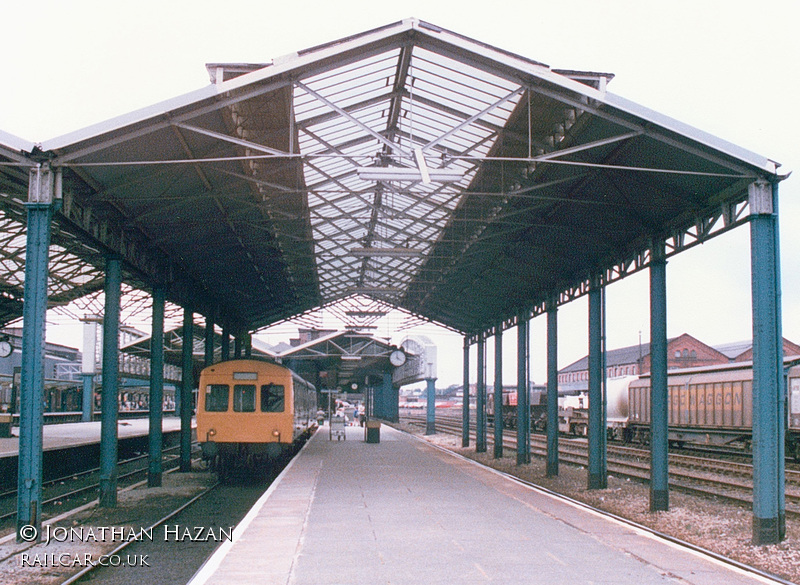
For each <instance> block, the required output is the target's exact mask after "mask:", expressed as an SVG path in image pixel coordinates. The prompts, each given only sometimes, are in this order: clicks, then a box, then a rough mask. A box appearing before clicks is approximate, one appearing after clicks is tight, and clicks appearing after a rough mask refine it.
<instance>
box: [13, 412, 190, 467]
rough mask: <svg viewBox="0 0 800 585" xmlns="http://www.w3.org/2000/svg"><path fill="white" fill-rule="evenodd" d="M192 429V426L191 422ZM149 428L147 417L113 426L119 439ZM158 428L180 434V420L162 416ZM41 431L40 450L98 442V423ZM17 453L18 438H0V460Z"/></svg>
mask: <svg viewBox="0 0 800 585" xmlns="http://www.w3.org/2000/svg"><path fill="white" fill-rule="evenodd" d="M192 426H193V427H194V421H192ZM149 428H150V422H149V420H148V419H147V418H137V419H125V420H120V421H119V422H118V423H117V436H118V437H119V438H120V439H127V438H131V437H141V436H147V435H148V433H149ZM161 428H162V429H163V432H165V433H170V432H176V431H180V428H181V419H179V418H176V417H164V418H163V419H162V424H161ZM42 430H43V450H44V451H54V450H58V449H66V448H70V447H81V446H84V445H91V444H94V443H100V421H94V422H82V423H64V424H58V425H45V426H44V427H43V428H42ZM14 434H19V429H18V428H15V429H14ZM18 454H19V437H17V436H15V437H12V438H10V439H0V458H5V457H16V456H17V455H18Z"/></svg>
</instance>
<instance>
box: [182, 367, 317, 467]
mask: <svg viewBox="0 0 800 585" xmlns="http://www.w3.org/2000/svg"><path fill="white" fill-rule="evenodd" d="M316 412H317V392H316V389H315V388H314V387H313V386H312V385H311V384H309V383H308V382H306V381H305V380H303V379H302V378H300V377H299V376H298V375H297V374H295V373H294V372H292V371H291V370H289V369H288V368H285V367H283V366H280V365H277V364H273V363H270V362H266V361H259V360H252V359H246V360H231V361H226V362H221V363H219V364H215V365H212V366H209V367H207V368H205V369H203V371H202V372H201V374H200V386H199V393H198V400H197V438H198V441H199V442H200V445H201V447H202V450H203V457H204V458H205V459H207V460H209V461H210V462H211V464H212V467H213V468H215V469H216V470H217V472H218V473H219V475H220V477H221V478H225V477H228V476H229V475H230V474H231V473H232V472H234V471H235V470H250V471H255V470H259V469H267V468H269V467H270V466H271V464H272V463H273V462H275V461H276V460H278V459H280V458H281V457H282V456H284V455H286V454H289V453H291V452H292V450H293V449H294V447H295V446H296V444H297V443H298V441H300V440H301V439H302V438H304V437H305V436H306V435H307V434H309V433H310V432H311V431H312V430H313V429H314V428H315V427H316V424H317V419H316Z"/></svg>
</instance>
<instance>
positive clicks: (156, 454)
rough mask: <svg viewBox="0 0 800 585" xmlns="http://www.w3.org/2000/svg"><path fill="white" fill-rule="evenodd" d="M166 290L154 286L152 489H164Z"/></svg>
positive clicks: (151, 368)
mask: <svg viewBox="0 0 800 585" xmlns="http://www.w3.org/2000/svg"><path fill="white" fill-rule="evenodd" d="M165 300H166V287H165V286H164V285H156V286H154V287H153V319H152V321H153V322H152V328H151V335H150V428H149V442H150V451H149V461H148V469H147V485H148V487H159V486H161V474H162V471H163V470H162V467H161V450H162V446H163V441H162V417H163V411H164V405H163V403H164V304H165Z"/></svg>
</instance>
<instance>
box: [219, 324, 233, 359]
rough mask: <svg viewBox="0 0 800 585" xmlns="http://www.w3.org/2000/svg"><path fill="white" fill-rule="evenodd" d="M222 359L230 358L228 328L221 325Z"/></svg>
mask: <svg viewBox="0 0 800 585" xmlns="http://www.w3.org/2000/svg"><path fill="white" fill-rule="evenodd" d="M221 345H222V347H221V350H222V361H223V362H225V361H228V360H229V359H231V334H230V333H228V330H227V329H226V328H225V327H223V328H222V343H221Z"/></svg>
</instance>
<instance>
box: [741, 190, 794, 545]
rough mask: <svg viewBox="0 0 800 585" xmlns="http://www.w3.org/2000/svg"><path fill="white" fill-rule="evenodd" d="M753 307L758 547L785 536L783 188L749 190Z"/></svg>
mask: <svg viewBox="0 0 800 585" xmlns="http://www.w3.org/2000/svg"><path fill="white" fill-rule="evenodd" d="M749 206H750V246H751V250H750V254H751V264H752V273H751V276H752V304H753V543H754V544H758V545H761V544H776V543H778V542H780V541H781V540H783V538H784V537H785V534H786V507H785V506H786V504H785V495H784V492H785V477H784V473H785V470H784V460H785V459H784V457H785V453H784V450H785V445H784V428H783V423H784V402H783V400H784V392H783V342H782V331H781V289H780V264H779V260H780V258H779V244H778V185H777V184H774V185H771V184H770V183H767V182H765V181H764V182H762V181H758V182H755V183H752V184H751V185H750V188H749Z"/></svg>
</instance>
